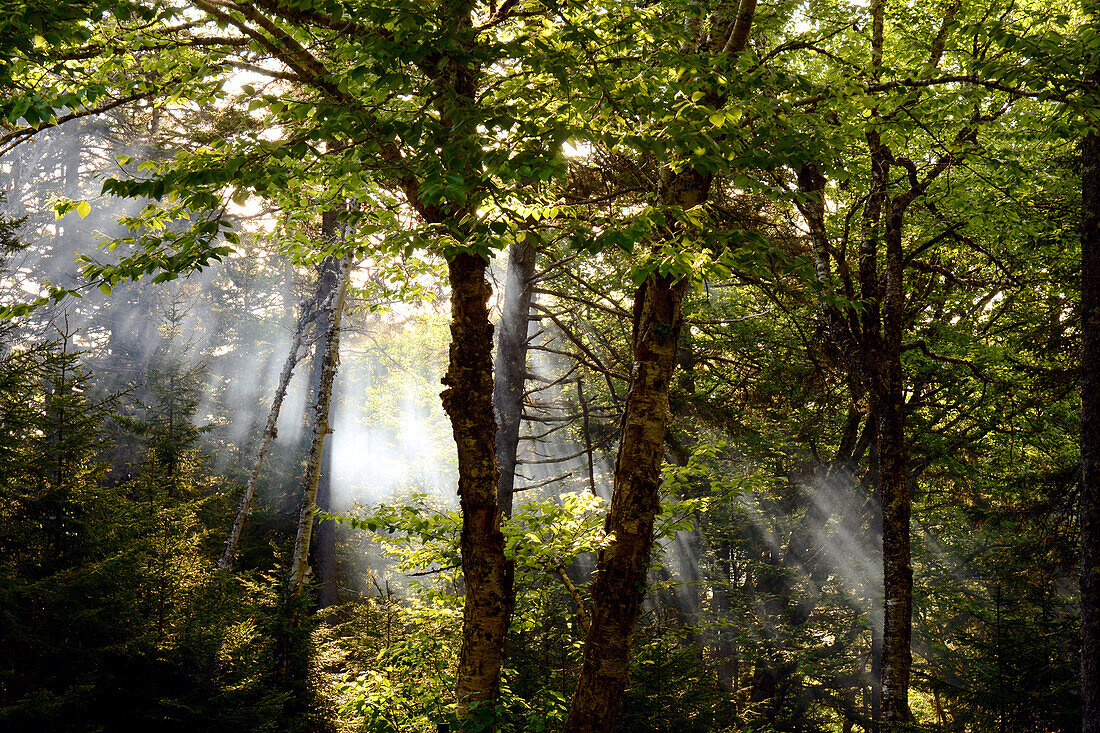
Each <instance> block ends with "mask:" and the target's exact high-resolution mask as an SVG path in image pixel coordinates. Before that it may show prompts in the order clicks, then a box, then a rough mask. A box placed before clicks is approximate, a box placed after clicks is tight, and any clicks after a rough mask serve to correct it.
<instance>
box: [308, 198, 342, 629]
mask: <svg viewBox="0 0 1100 733" xmlns="http://www.w3.org/2000/svg"><path fill="white" fill-rule="evenodd" d="M321 234H322V237H323V238H324V239H325V240H331V239H332V238H334V237H335V235H336V212H335V211H326V212H325V213H324V214H323V215H322V225H321ZM339 286H340V259H339V258H337V257H326V258H325V260H324V262H322V263H321V270H320V273H319V282H318V285H317V291H318V294H319V296H320V301H321V302H324V301H327V300H328V298H330V297H332V295H333V293H335V292H336V289H337V288H338V287H339ZM331 316H332V313H331V312H330V311H327V310H322V311H321V312H320V313H319V314H318V317H317V333H319V334H326V333H328V330H329V326H330V323H329V320H330V318H331ZM325 351H326V349H324V348H322V345H321V344H318V347H317V349H316V350H315V352H314V359H313V368H312V370H311V374H312V375H313V379H312V382H313V385H312V389H311V390H310V392H311V393H312V395H313V398H314V404H317V402H318V401H319V399H320V388H321V384H322V377H323V376H324V359H325ZM335 412H336V408H335V405H333V404H332V400H331V396H330V398H329V411H328V417H327V419H328V424H329V432H330V433H331V432H332V427H331V426H332V424H333V422H335ZM332 507H333V497H332V450H331V448H330V449H329V450H326V451H323V453H322V459H321V473H320V476H319V477H318V482H317V508H318V509H320V510H321V511H326V512H327V511H332ZM316 533H317V537H316V539H315V540H314V542H313V553H312V554H313V567H314V568H315V570H316V573H317V608H319V609H322V608H328V607H330V606H335V605H337V604H338V603H339V602H340V598H339V594H338V591H337V588H336V523H335V522H332V521H328V522H321V523H320V524H318V525H317V529H316Z"/></svg>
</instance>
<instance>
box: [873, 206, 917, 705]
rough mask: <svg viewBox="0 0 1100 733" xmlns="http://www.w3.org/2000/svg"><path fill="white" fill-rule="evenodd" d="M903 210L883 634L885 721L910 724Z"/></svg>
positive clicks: (888, 349)
mask: <svg viewBox="0 0 1100 733" xmlns="http://www.w3.org/2000/svg"><path fill="white" fill-rule="evenodd" d="M902 216H903V214H902V213H901V212H900V211H893V210H892V211H890V213H889V215H888V221H887V222H886V237H885V243H886V288H885V293H884V296H883V311H884V312H883V316H884V318H883V334H882V339H881V342H880V343H881V347H882V348H881V351H880V353H879V358H880V360H881V361H880V364H879V375H880V378H879V379H877V380H876V384H875V388H876V389H877V390H879V395H880V399H879V400H878V401H877V402H878V405H877V406H878V409H879V424H878V463H879V482H880V487H881V496H882V567H883V584H884V590H885V597H886V602H885V605H884V609H883V610H884V618H883V634H882V719H883V720H884V721H886V722H888V723H898V722H906V721H908V720H909V719H910V714H909V670H910V667H911V666H912V659H913V657H912V650H911V637H912V614H913V567H912V564H911V562H910V549H909V516H910V510H911V500H910V496H909V475H908V463H907V458H906V449H905V396H904V394H903V392H902V382H903V375H902V370H901V345H902V344H901V338H902V321H903V319H904V316H905V313H904V310H905V296H904V291H903V288H902V272H903V264H902V242H901V220H902Z"/></svg>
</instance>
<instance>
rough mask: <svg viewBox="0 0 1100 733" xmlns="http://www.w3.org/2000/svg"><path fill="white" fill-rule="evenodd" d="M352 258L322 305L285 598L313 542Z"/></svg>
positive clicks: (302, 572) (299, 578)
mask: <svg viewBox="0 0 1100 733" xmlns="http://www.w3.org/2000/svg"><path fill="white" fill-rule="evenodd" d="M351 264H352V258H351V256H350V255H349V256H347V257H345V258H344V259H343V260H341V262H340V270H339V274H338V279H339V283H340V284H339V286H338V287H337V289H336V292H335V293H333V297H332V298H331V300H330V301H329V302H327V303H326V304H325V306H324V308H325V309H326V310H328V311H329V316H328V328H327V329H325V332H324V334H323V335H322V338H323V341H322V343H321V345H320V348H321V349H323V351H324V356H323V358H322V361H321V371H320V381H319V384H318V387H317V399H316V401H315V402H314V405H313V437H312V439H311V441H310V446H309V459H308V461H307V463H306V475H305V478H304V480H303V487H304V488H303V490H302V505H301V506H302V508H301V512H300V514H299V517H298V532H297V536H296V537H295V540H294V551H293V553H292V555H291V561H290V579H289V582H288V587H287V591H288V597H289V598H290V599H291V600H294V599H297V598H299V597H300V596H301V594H302V586H303V584H304V583H305V577H306V571H307V569H308V568H307V566H308V564H309V563H308V562H307V560H308V558H309V546H310V542H311V541H312V539H313V520H314V517H315V516H316V514H317V488H318V485H319V482H320V478H321V463H322V457H323V455H324V450H325V440H326V438H327V437H328V432H329V408H330V406H331V404H332V383H333V381H334V380H335V378H336V369H337V366H338V365H339V363H340V321H341V318H342V316H343V312H344V296H345V295H346V293H347V288H348V276H349V275H350V274H351Z"/></svg>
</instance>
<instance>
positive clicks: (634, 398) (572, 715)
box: [565, 275, 687, 733]
mask: <svg viewBox="0 0 1100 733" xmlns="http://www.w3.org/2000/svg"><path fill="white" fill-rule="evenodd" d="M686 289H687V280H686V279H682V280H679V281H675V282H674V281H673V280H672V279H671V278H669V277H662V276H658V275H651V276H650V277H649V279H648V280H647V281H646V282H645V283H643V285H642V286H641V287H640V288H639V289H638V291H637V292H636V293H635V296H634V313H635V316H634V345H633V352H634V358H635V361H634V370H633V374H632V376H631V380H630V381H631V384H630V394H629V395H628V397H627V404H626V411H625V412H624V413H623V420H622V428H621V437H620V443H619V455H618V458H617V459H616V461H615V483H614V490H613V493H612V498H611V511H610V512H609V514H608V516H607V520H606V523H605V529H606V531H607V533H608V535H609V536H613V537H614V540H613V541H612V542H611V543H610V544H608V545H607V546H606V547H604V548H603V549H602V550H601V551H600V553H599V558H598V561H597V571H596V582H595V586H594V589H593V593H592V597H593V613H592V625H591V628H590V629H589V632H588V634H586V636H585V644H584V659H583V662H582V666H581V673H580V679H579V680H578V682H577V689H576V691H575V692H574V694H573V702H572V705H571V707H570V710H569V717H568V718H567V720H566V723H565V733H590V732H591V733H595V732H597V731H599V732H603V731H608V730H611V726H612V724H613V723H614V721H615V718H616V716H617V714H618V711H619V704H620V702H621V700H622V694H623V689H624V688H625V686H626V680H627V672H628V669H629V662H630V642H631V634H632V632H633V629H634V624H635V622H636V621H637V620H638V615H639V613H640V612H641V606H642V599H643V597H644V595H645V578H646V570H647V568H648V565H649V553H650V549H651V548H652V546H653V521H654V518H655V517H656V516H657V514H658V513H659V512H660V508H661V507H660V497H659V496H658V487H659V486H660V482H661V463H662V461H663V460H664V442H665V433H666V431H667V428H668V416H669V407H668V389H669V383H670V381H671V380H672V372H673V369H674V368H675V366H676V349H677V345H678V344H679V341H680V327H681V324H682V320H683V319H682V310H681V305H682V301H683V297H684V292H685V290H686Z"/></svg>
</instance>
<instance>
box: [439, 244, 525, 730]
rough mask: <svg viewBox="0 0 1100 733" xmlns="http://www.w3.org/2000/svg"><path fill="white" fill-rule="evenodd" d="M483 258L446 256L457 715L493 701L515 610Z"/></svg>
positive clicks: (488, 290)
mask: <svg viewBox="0 0 1100 733" xmlns="http://www.w3.org/2000/svg"><path fill="white" fill-rule="evenodd" d="M485 268H486V262H485V260H483V259H482V258H481V257H478V256H476V255H472V254H465V253H463V254H459V255H457V256H455V257H454V259H452V260H451V261H450V263H448V273H449V277H450V286H451V349H450V365H449V367H448V369H447V375H446V376H445V377H444V378H443V384H444V385H446V389H445V390H443V393H442V395H441V397H442V398H443V408H444V409H445V410H446V411H447V415H448V416H449V417H450V419H451V428H452V430H453V432H454V439H455V444H456V445H457V448H458V497H459V502H460V504H461V507H462V537H461V549H462V572H463V576H464V579H465V583H466V603H465V607H464V609H463V616H462V650H461V652H460V655H459V662H458V679H457V684H456V694H457V698H458V716H459V718H460V719H463V718H466V717H468V716H469V714H470V711H471V709H472V708H474V707H475V706H478V705H493V704H495V703H496V699H497V695H498V691H499V687H500V668H501V662H502V661H503V658H504V636H505V634H506V633H507V631H508V621H509V618H510V616H511V613H512V604H513V599H512V562H511V561H510V560H508V558H506V557H505V555H504V535H503V534H502V533H501V531H500V521H501V513H500V508H499V506H498V505H497V467H496V450H495V447H494V445H495V438H496V421H495V419H494V417H493V363H492V350H493V326H492V324H490V323H489V310H488V301H489V295H490V293H491V288H490V286H489V283H488V282H487V281H486V280H485Z"/></svg>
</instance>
